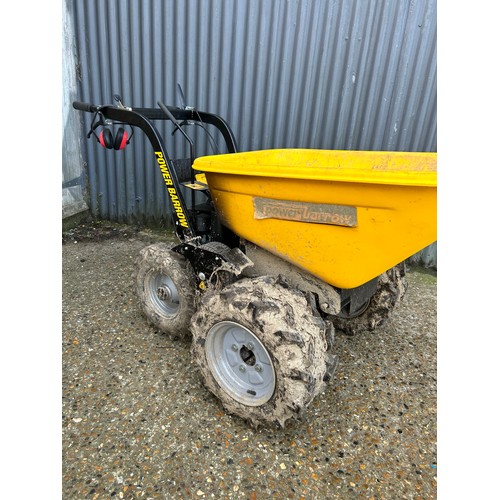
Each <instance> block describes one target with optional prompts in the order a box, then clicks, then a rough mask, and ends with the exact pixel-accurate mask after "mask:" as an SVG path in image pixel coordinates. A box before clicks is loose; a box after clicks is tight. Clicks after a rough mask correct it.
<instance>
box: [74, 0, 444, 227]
mask: <svg viewBox="0 0 500 500" xmlns="http://www.w3.org/2000/svg"><path fill="white" fill-rule="evenodd" d="M72 5H73V15H74V18H75V25H76V27H77V39H78V40H77V41H78V47H79V56H80V64H81V74H82V84H81V96H80V98H81V100H85V101H91V102H94V103H101V104H103V103H110V102H111V101H112V96H113V93H116V92H118V93H120V94H121V95H122V97H123V99H124V102H125V103H126V104H127V105H131V106H141V107H143V106H144V107H148V106H156V101H157V100H163V101H164V102H166V103H167V104H176V105H180V104H181V103H180V101H179V99H178V96H177V91H176V85H177V83H180V84H181V85H182V87H183V89H184V93H185V95H186V100H187V104H188V105H193V106H195V107H197V108H198V109H200V110H204V111H210V112H214V113H217V114H219V115H221V116H222V117H223V118H225V119H226V120H227V121H228V123H229V124H230V126H231V128H232V129H233V131H234V133H235V136H236V138H237V141H238V145H239V149H240V150H241V151H246V150H256V149H268V148H281V147H304V148H324V149H365V150H404V151H436V0H391V1H386V0H373V1H367V0H339V1H333V0H331V1H328V0H314V1H313V0H275V1H272V2H270V1H265V0H238V1H229V0H177V1H174V0H141V1H139V0H85V1H82V0H73V2H72ZM85 120H86V121H85V126H86V127H88V126H89V124H90V117H89V116H86V117H85ZM159 129H160V132H162V133H163V135H164V137H165V140H166V142H167V146H168V147H169V148H170V149H171V150H173V151H174V153H173V154H172V157H174V158H176V157H185V156H187V151H188V150H187V148H186V145H185V144H184V143H183V141H182V140H181V137H180V134H176V135H175V137H174V138H172V137H171V136H170V132H171V130H172V127H171V126H170V125H167V124H162V125H161V126H159ZM194 129H195V130H194V131H193V135H194V137H195V138H196V140H197V141H200V147H199V148H198V149H197V154H198V155H201V154H212V153H213V151H212V150H211V148H210V146H209V142H208V141H207V140H206V138H205V137H204V135H203V134H202V133H200V130H199V128H198V127H194ZM115 131H116V128H115ZM190 131H191V129H190ZM219 147H222V143H220V142H219ZM150 148H151V146H150V145H149V144H148V143H146V140H145V139H144V137H143V136H142V134H141V133H140V131H139V132H138V133H136V134H135V135H134V137H133V139H132V144H131V145H130V146H129V147H127V148H126V149H125V150H124V151H121V152H116V153H115V152H110V151H106V150H104V149H103V148H101V147H99V146H97V145H96V141H94V140H93V141H89V142H88V164H89V171H88V177H89V183H90V184H89V185H90V202H91V210H92V212H93V213H94V215H96V216H98V217H102V218H106V219H111V220H117V221H120V222H136V221H144V220H148V221H150V222H152V221H156V222H158V221H161V220H167V221H168V220H169V212H168V204H167V199H166V194H165V189H164V186H163V182H162V179H161V176H160V175H159V172H157V169H156V168H155V165H154V160H153V159H152V157H151V151H150Z"/></svg>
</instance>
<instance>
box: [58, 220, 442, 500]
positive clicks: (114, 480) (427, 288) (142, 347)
mask: <svg viewBox="0 0 500 500" xmlns="http://www.w3.org/2000/svg"><path fill="white" fill-rule="evenodd" d="M168 238H169V237H168V236H167V237H165V236H164V237H163V238H162V239H167V240H168ZM160 239H161V238H160V237H159V236H158V235H157V234H155V233H153V232H151V231H145V230H142V231H139V230H138V229H135V228H131V227H128V226H120V225H113V224H107V223H106V224H103V223H101V224H97V225H95V226H92V225H84V226H80V227H79V228H76V229H75V230H72V231H70V232H68V233H65V236H64V238H63V247H62V261H63V275H62V279H63V302H62V312H63V318H62V334H63V338H62V340H63V347H62V353H63V365H62V368H63V380H62V391H63V401H62V410H63V415H62V418H63V421H62V465H63V469H62V497H63V498H64V499H86V498H89V499H93V500H95V499H104V498H106V499H107V498H124V499H134V498H144V499H157V498H158V499H170V498H235V499H236V498H241V499H267V498H280V499H281V498H292V499H300V498H304V499H323V498H328V499H330V498H342V499H345V498H367V499H370V498H373V499H419V498H421V499H426V500H428V499H433V498H436V492H437V478H436V474H437V457H436V420H437V416H436V385H437V382H436V277H435V276H434V275H433V274H432V273H429V272H427V271H423V270H418V269H414V270H413V271H412V272H410V273H409V274H408V281H409V289H408V292H407V295H406V297H405V299H404V301H403V303H402V305H401V306H400V307H399V309H398V310H397V311H396V312H395V314H394V315H393V317H392V319H391V320H390V321H389V322H388V323H387V324H386V325H385V326H383V327H382V328H380V329H379V330H378V331H377V332H376V333H366V334H361V335H358V336H354V337H349V336H346V335H342V334H340V333H339V334H338V335H337V336H336V348H337V354H338V355H339V361H340V364H339V368H338V370H337V373H336V376H335V377H334V379H333V381H331V382H330V383H329V384H328V385H327V388H326V390H325V392H324V393H323V394H321V395H320V396H319V397H317V398H316V400H314V402H313V404H312V405H311V406H310V407H309V409H308V411H307V412H306V420H305V421H303V422H297V423H295V424H294V425H292V426H290V427H287V428H286V429H285V430H279V431H278V430H275V429H273V430H270V429H259V430H253V429H251V428H250V427H248V426H247V424H246V423H245V422H243V421H242V420H241V419H239V418H237V417H232V416H230V415H227V414H225V413H224V411H223V410H222V407H221V405H220V404H219V402H218V401H217V399H216V398H215V397H213V396H212V395H211V394H210V393H209V392H208V391H207V390H206V389H205V388H204V387H203V386H202V384H201V379H200V375H199V373H198V371H197V370H196V369H195V366H194V364H193V363H192V362H191V359H190V345H189V344H188V343H185V342H182V341H178V340H177V341H176V340H172V339H169V338H168V337H166V336H165V335H162V334H161V333H159V332H158V331H156V330H155V329H154V328H153V327H151V326H150V325H149V324H148V322H147V321H146V319H145V318H144V317H143V315H142V314H141V311H140V310H139V308H138V304H137V300H136V298H135V296H134V291H133V273H134V261H135V258H136V256H137V254H138V252H139V250H140V249H141V248H143V247H144V246H145V245H147V244H149V243H152V242H155V241H159V240H160Z"/></svg>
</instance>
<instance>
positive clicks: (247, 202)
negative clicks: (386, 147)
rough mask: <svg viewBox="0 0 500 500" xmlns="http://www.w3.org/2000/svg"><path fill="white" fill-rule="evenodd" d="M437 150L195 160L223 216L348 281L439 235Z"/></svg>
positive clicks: (282, 152)
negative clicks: (203, 173) (434, 151)
mask: <svg viewBox="0 0 500 500" xmlns="http://www.w3.org/2000/svg"><path fill="white" fill-rule="evenodd" d="M436 159H437V155H436V153H406V152H388V151H329V150H314V149H275V150H265V151H252V152H246V153H234V154H225V155H216V156H205V157H201V158H198V159H196V161H195V162H194V165H193V168H194V169H195V170H199V171H202V172H205V175H206V180H207V183H208V186H209V188H210V192H211V195H212V199H213V201H214V203H215V205H216V208H217V211H218V213H219V216H220V217H221V220H222V222H223V224H225V225H226V226H228V227H229V228H230V229H232V230H233V231H234V232H235V233H236V234H238V235H239V236H240V237H242V238H245V239H246V240H248V241H251V242H253V243H255V244H256V245H259V246H260V247H262V248H265V249H266V250H268V251H269V252H271V253H273V254H275V255H277V256H279V257H281V258H283V259H285V260H287V261H288V262H291V263H292V264H295V265H296V266H298V267H300V268H302V269H304V270H306V271H308V272H310V273H311V274H313V275H315V276H317V277H318V278H320V279H322V280H323V281H325V282H327V283H329V284H331V285H334V286H336V287H339V288H354V287H356V286H359V285H362V284H363V283H366V282H367V281H369V280H371V279H372V278H375V277H376V276H378V275H380V274H382V273H383V272H384V271H386V270H387V269H389V268H391V267H393V266H395V265H396V264H398V263H399V262H401V261H403V260H404V259H406V258H408V257H410V256H411V255H413V254H415V253H416V252H418V251H419V250H421V249H422V248H424V247H425V246H427V245H429V244H431V243H432V242H434V241H436V239H437V217H436V201H437V173H436Z"/></svg>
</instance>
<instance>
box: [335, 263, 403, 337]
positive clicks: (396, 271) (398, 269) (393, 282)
mask: <svg viewBox="0 0 500 500" xmlns="http://www.w3.org/2000/svg"><path fill="white" fill-rule="evenodd" d="M407 288H408V283H407V281H406V278H405V268H404V264H398V265H397V266H395V267H393V268H391V269H389V270H388V271H386V272H385V273H384V274H382V275H381V276H379V280H378V284H377V291H376V292H375V293H374V295H373V296H372V297H371V299H370V303H369V304H368V307H367V308H366V309H365V310H364V312H363V313H362V314H360V315H359V316H356V317H354V318H350V319H345V318H341V317H338V316H329V319H330V320H331V321H332V322H333V324H334V326H335V329H336V330H341V331H343V332H344V333H346V334H348V335H355V334H356V333H361V332H364V331H373V330H375V329H376V328H378V327H379V326H382V325H383V324H384V323H385V322H386V321H387V320H388V319H389V317H390V315H391V313H392V311H393V310H394V308H396V307H397V306H398V304H399V303H400V302H401V300H402V299H403V297H404V295H405V293H406V290H407Z"/></svg>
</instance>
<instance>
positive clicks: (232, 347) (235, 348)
mask: <svg viewBox="0 0 500 500" xmlns="http://www.w3.org/2000/svg"><path fill="white" fill-rule="evenodd" d="M231 349H232V350H233V351H234V352H236V351H237V350H238V346H237V345H236V344H233V345H232V346H231Z"/></svg>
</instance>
